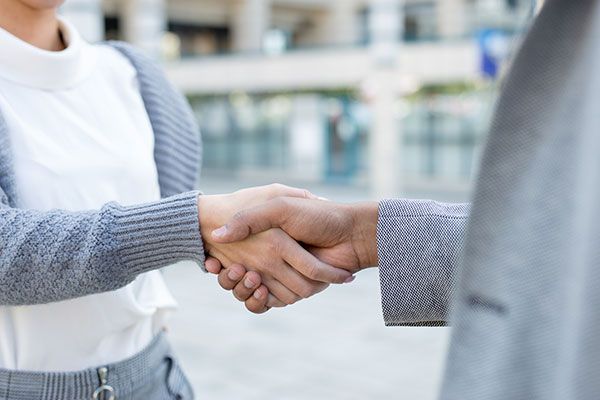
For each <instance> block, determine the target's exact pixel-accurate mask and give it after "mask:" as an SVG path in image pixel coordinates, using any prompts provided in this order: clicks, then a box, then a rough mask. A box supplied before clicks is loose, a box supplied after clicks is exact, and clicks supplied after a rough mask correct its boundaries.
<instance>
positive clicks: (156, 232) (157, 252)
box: [0, 190, 204, 305]
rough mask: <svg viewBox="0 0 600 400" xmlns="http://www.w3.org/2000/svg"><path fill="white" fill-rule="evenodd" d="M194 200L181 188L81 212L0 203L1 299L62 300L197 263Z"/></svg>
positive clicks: (193, 194)
mask: <svg viewBox="0 0 600 400" xmlns="http://www.w3.org/2000/svg"><path fill="white" fill-rule="evenodd" d="M0 192H1V190H0ZM0 197H1V196H0ZM197 202H198V192H186V193H183V194H180V195H176V196H172V197H168V198H164V199H162V200H160V201H156V202H152V203H147V204H141V205H137V206H131V207H123V206H120V205H118V204H116V203H109V204H106V205H105V206H104V207H102V208H101V209H100V210H97V211H86V212H68V211H62V210H54V211H48V212H40V211H34V210H24V209H18V208H13V207H9V206H7V205H5V204H4V205H2V206H0V304H2V305H26V304H40V303H49V302H54V301H60V300H66V299H70V298H75V297H81V296H85V295H90V294H95V293H100V292H105V291H110V290H115V289H118V288H120V287H123V286H125V285H127V284H128V283H130V282H131V281H133V280H134V279H135V277H136V276H137V275H139V274H141V273H143V272H147V271H150V270H154V269H158V268H161V267H164V266H167V265H169V264H172V263H175V262H178V261H182V260H193V261H195V262H197V263H198V264H202V263H203V262H204V248H203V245H202V239H201V237H200V229H199V217H198V207H197Z"/></svg>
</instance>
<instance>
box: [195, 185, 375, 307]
mask: <svg viewBox="0 0 600 400" xmlns="http://www.w3.org/2000/svg"><path fill="white" fill-rule="evenodd" d="M377 217H378V205H377V203H363V204H356V205H342V204H335V203H331V202H328V201H319V200H315V199H306V198H304V199H301V198H298V199H293V198H285V197H280V198H276V199H273V200H271V201H269V202H267V203H265V204H263V205H260V206H257V207H255V208H252V209H248V210H244V211H242V212H238V213H237V214H236V215H235V216H234V217H233V219H232V220H231V221H229V222H228V223H227V225H226V226H224V227H221V228H219V229H218V230H216V231H215V232H213V239H214V240H215V241H216V242H226V243H229V242H234V241H236V240H242V239H244V238H247V237H248V236H250V235H253V234H260V233H261V232H264V231H268V230H269V229H277V228H281V229H283V230H284V231H285V232H286V233H288V234H289V235H290V236H292V237H293V238H294V239H296V240H298V241H299V242H302V243H303V244H304V245H305V247H306V248H307V249H309V250H310V251H311V252H312V253H313V254H315V255H317V256H318V258H319V259H321V260H322V261H324V262H327V263H328V264H331V265H334V266H336V267H339V268H344V269H346V270H348V271H351V272H353V273H354V272H357V271H359V270H361V269H363V268H366V267H370V266H374V265H376V264H377V248H376V238H375V236H376V229H377ZM207 268H208V269H209V271H210V272H212V273H215V274H219V282H220V284H221V286H222V287H223V288H225V289H227V290H231V289H233V293H234V295H235V296H236V298H237V299H238V300H240V301H245V303H246V307H247V308H248V309H249V310H250V311H252V312H256V313H261V312H264V311H266V310H268V307H267V305H268V306H273V298H272V296H270V295H268V296H267V295H265V293H263V291H262V290H258V291H257V292H254V296H252V297H251V296H250V295H251V294H252V293H251V292H250V291H249V290H248V288H247V287H246V286H244V285H242V283H241V282H243V281H244V280H245V279H246V277H247V275H246V276H244V273H245V272H246V270H245V269H244V267H243V266H241V265H237V266H236V271H235V273H232V274H231V276H229V275H228V274H229V272H230V271H226V270H221V265H220V263H219V261H218V260H210V261H209V262H208V263H207ZM235 278H238V279H237V280H236V279H235ZM224 283H225V284H224ZM255 283H256V284H257V287H258V285H259V284H260V282H258V281H257V282H255Z"/></svg>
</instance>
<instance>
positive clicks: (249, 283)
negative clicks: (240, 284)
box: [244, 278, 254, 289]
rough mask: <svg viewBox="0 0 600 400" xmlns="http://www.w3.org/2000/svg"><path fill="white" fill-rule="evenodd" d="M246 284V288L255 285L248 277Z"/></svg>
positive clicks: (245, 280)
mask: <svg viewBox="0 0 600 400" xmlns="http://www.w3.org/2000/svg"><path fill="white" fill-rule="evenodd" d="M244 286H246V289H252V288H253V287H254V282H252V281H251V280H250V279H247V278H246V279H244Z"/></svg>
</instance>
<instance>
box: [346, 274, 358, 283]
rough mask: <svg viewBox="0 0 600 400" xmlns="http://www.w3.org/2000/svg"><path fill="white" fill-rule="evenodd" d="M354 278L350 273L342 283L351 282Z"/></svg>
mask: <svg viewBox="0 0 600 400" xmlns="http://www.w3.org/2000/svg"><path fill="white" fill-rule="evenodd" d="M355 279H356V277H355V276H354V275H352V276H350V277H348V279H346V280H345V281H344V283H350V282H352V281H353V280H355Z"/></svg>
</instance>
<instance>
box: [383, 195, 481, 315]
mask: <svg viewBox="0 0 600 400" xmlns="http://www.w3.org/2000/svg"><path fill="white" fill-rule="evenodd" d="M469 210H470V206H469V204H444V203H437V202H434V201H431V200H406V199H398V200H383V201H382V202H381V203H380V206H379V221H378V224H377V251H378V256H379V277H380V283H381V299H382V307H383V317H384V320H385V323H386V325H388V326H442V325H445V324H446V320H447V312H448V303H449V301H450V298H451V295H452V291H453V288H454V273H455V270H456V265H457V262H458V259H459V257H460V253H461V250H462V244H463V239H464V236H465V228H466V224H467V220H468V215H469Z"/></svg>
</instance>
